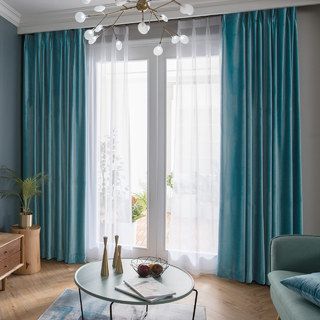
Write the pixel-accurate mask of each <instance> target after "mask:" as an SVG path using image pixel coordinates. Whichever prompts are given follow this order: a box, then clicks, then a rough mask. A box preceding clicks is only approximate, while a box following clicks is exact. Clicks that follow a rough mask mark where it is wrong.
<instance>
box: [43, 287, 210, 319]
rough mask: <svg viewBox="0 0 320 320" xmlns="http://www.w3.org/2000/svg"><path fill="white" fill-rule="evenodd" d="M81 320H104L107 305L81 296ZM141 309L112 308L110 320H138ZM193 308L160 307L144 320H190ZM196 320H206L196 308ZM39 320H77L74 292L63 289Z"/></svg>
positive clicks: (152, 307)
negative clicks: (82, 312) (82, 315)
mask: <svg viewBox="0 0 320 320" xmlns="http://www.w3.org/2000/svg"><path fill="white" fill-rule="evenodd" d="M82 300H83V308H84V318H85V320H108V319H110V318H109V303H108V302H105V301H102V300H99V299H96V298H93V297H91V296H89V295H87V294H85V293H83V294H82ZM144 311H145V307H140V306H138V307H135V306H129V305H121V304H114V305H113V319H114V320H138V319H141V317H142V315H143V314H144ZM192 312H193V306H192V305H183V304H163V305H158V306H150V307H149V313H148V316H147V318H146V320H160V319H161V320H189V319H190V320H191V319H192ZM195 319H196V320H206V319H207V317H206V310H205V308H204V307H201V306H197V313H196V318H195ZM39 320H81V311H80V303H79V295H78V291H76V290H71V289H67V290H65V291H64V292H63V293H62V294H61V295H60V296H59V297H58V298H57V300H56V301H54V302H53V304H52V305H51V306H50V307H49V308H48V309H47V310H46V311H45V313H44V314H43V315H42V316H41V317H40V318H39Z"/></svg>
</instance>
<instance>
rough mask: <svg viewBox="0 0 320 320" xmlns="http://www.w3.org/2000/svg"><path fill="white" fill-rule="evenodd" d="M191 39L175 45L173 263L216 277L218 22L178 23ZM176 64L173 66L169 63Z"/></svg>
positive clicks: (171, 254)
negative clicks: (186, 43) (213, 274)
mask: <svg viewBox="0 0 320 320" xmlns="http://www.w3.org/2000/svg"><path fill="white" fill-rule="evenodd" d="M178 29H179V30H178V33H180V34H186V35H188V36H189V38H190V42H189V44H188V45H183V44H180V45H178V47H177V53H176V59H175V60H173V63H175V64H176V65H175V66H174V67H175V69H176V77H175V78H176V88H175V97H174V98H173V100H172V104H171V106H170V108H169V109H168V110H171V119H172V126H171V128H172V129H171V139H172V141H171V146H172V147H171V149H172V150H171V152H170V153H171V158H172V159H171V166H172V167H171V172H172V186H173V188H172V191H171V210H170V212H171V219H170V220H171V221H170V229H169V236H168V245H167V249H168V250H169V260H170V263H172V264H175V265H179V266H180V267H183V268H185V269H187V270H189V271H190V272H192V273H194V274H199V273H215V272H216V263H217V249H218V216H219V197H220V195H219V186H220V181H219V176H220V174H219V171H220V60H219V53H220V48H219V46H220V23H219V21H217V20H216V19H215V18H212V17H211V18H206V19H194V20H186V21H179V25H178ZM171 63H172V62H171Z"/></svg>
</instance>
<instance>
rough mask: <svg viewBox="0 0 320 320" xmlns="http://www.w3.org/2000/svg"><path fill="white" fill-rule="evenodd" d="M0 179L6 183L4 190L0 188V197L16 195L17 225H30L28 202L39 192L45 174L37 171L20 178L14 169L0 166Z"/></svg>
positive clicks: (30, 214) (27, 226)
mask: <svg viewBox="0 0 320 320" xmlns="http://www.w3.org/2000/svg"><path fill="white" fill-rule="evenodd" d="M0 179H2V180H5V181H6V182H7V184H8V188H7V189H6V190H0V199H6V198H8V197H17V198H18V199H19V201H20V204H21V212H20V223H19V226H20V227H21V228H30V227H32V220H33V219H32V218H33V213H32V211H31V209H30V203H31V200H32V199H33V198H34V197H36V196H39V195H40V194H41V187H42V184H43V183H44V181H45V180H46V179H47V176H46V175H45V174H43V173H38V174H36V175H35V176H33V177H30V178H26V179H21V178H19V176H18V175H17V173H16V172H15V171H14V170H11V169H9V168H7V167H2V168H1V175H0Z"/></svg>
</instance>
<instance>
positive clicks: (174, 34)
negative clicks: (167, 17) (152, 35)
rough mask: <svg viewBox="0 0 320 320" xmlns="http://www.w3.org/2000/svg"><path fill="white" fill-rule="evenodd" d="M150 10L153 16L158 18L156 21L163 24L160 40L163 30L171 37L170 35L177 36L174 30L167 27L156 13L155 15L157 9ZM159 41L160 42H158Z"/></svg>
mask: <svg viewBox="0 0 320 320" xmlns="http://www.w3.org/2000/svg"><path fill="white" fill-rule="evenodd" d="M150 11H151V12H152V14H153V15H154V16H155V18H156V19H157V20H158V22H159V23H161V24H162V26H163V32H162V36H161V41H162V38H163V35H164V31H165V32H167V33H168V34H169V35H170V36H171V37H172V36H179V35H178V34H177V33H176V32H174V31H172V30H171V29H169V28H167V26H166V24H165V23H163V22H162V21H161V20H160V19H159V17H158V15H157V13H158V12H157V11H155V10H154V9H150ZM160 43H161V42H160Z"/></svg>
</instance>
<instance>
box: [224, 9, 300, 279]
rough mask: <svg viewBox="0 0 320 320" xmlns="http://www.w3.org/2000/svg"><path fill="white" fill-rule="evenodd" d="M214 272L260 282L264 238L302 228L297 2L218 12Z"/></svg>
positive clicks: (266, 256)
mask: <svg viewBox="0 0 320 320" xmlns="http://www.w3.org/2000/svg"><path fill="white" fill-rule="evenodd" d="M222 38H223V40H222V42H223V43H222V50H223V51H222V142H221V143H222V155H221V157H222V158H221V166H222V167H221V209H220V233H219V262H218V275H219V276H221V277H225V278H230V279H236V280H239V281H241V282H248V283H250V282H253V281H254V282H257V283H260V284H265V283H266V282H267V273H268V270H269V242H270V240H271V238H272V237H274V236H277V235H280V234H299V233H301V232H302V186H301V185H302V182H301V158H300V105H299V75H298V43H297V18H296V10H295V8H290V9H279V10H268V11H259V12H250V13H240V14H230V15H225V16H223V19H222Z"/></svg>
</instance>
